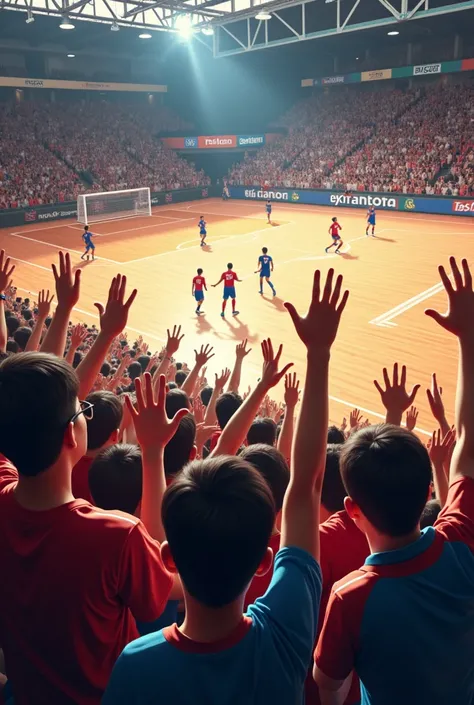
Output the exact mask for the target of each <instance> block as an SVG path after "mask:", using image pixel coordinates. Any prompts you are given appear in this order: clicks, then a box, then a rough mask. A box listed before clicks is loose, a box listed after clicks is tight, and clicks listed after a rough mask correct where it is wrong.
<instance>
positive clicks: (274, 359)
mask: <svg viewBox="0 0 474 705" xmlns="http://www.w3.org/2000/svg"><path fill="white" fill-rule="evenodd" d="M282 352H283V345H280V347H279V348H278V351H277V354H276V355H275V354H274V352H273V345H272V341H271V340H270V338H268V340H264V341H263V342H262V353H263V371H262V378H261V379H260V381H259V382H258V383H257V386H256V387H255V389H254V390H253V392H250V394H249V395H248V397H247V399H246V400H245V401H244V403H243V404H242V405H241V406H240V408H239V409H238V410H237V411H236V412H235V414H234V415H233V416H232V418H231V419H230V421H229V422H228V424H227V425H226V427H225V428H224V430H223V431H222V434H221V436H220V437H219V440H218V441H217V445H216V447H215V448H214V450H213V452H212V453H211V455H212V456H215V455H235V454H236V453H237V451H238V450H239V448H240V446H241V445H242V443H243V442H244V441H245V438H246V437H247V433H248V430H249V428H250V426H251V425H252V422H253V420H254V419H255V416H256V415H257V412H258V409H259V407H260V404H261V403H262V401H263V400H264V398H265V395H266V394H267V393H268V391H269V390H270V389H271V388H272V387H275V386H276V385H277V384H278V382H279V381H280V380H281V378H282V377H284V375H285V373H286V372H287V371H288V370H289V369H290V367H292V366H293V363H292V362H290V363H289V364H288V365H285V367H284V368H283V369H282V370H278V365H279V362H280V358H281V354H282Z"/></svg>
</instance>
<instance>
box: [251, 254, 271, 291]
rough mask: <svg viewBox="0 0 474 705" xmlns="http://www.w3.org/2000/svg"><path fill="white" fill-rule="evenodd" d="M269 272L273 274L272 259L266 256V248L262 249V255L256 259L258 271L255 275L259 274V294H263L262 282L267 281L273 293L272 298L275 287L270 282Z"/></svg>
mask: <svg viewBox="0 0 474 705" xmlns="http://www.w3.org/2000/svg"><path fill="white" fill-rule="evenodd" d="M271 272H273V259H272V257H270V255H269V254H268V247H262V254H261V255H260V257H259V258H258V269H257V270H256V272H255V274H260V292H259V293H260V294H263V280H264V279H266V280H267V284H268V286H269V287H270V289H271V290H272V291H273V296H276V291H275V287H274V286H273V284H272V283H271V281H270V276H271Z"/></svg>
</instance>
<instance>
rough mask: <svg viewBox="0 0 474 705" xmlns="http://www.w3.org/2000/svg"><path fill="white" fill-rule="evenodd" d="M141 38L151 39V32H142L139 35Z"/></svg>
mask: <svg viewBox="0 0 474 705" xmlns="http://www.w3.org/2000/svg"><path fill="white" fill-rule="evenodd" d="M138 37H139V39H151V34H149V33H148V32H142V33H141V34H139V35H138Z"/></svg>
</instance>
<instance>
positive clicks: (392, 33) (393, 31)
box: [387, 29, 400, 37]
mask: <svg viewBox="0 0 474 705" xmlns="http://www.w3.org/2000/svg"><path fill="white" fill-rule="evenodd" d="M387 34H388V36H389V37H396V36H397V34H400V32H397V30H396V29H394V30H392V31H391V32H387Z"/></svg>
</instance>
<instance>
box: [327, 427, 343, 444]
mask: <svg viewBox="0 0 474 705" xmlns="http://www.w3.org/2000/svg"><path fill="white" fill-rule="evenodd" d="M345 440H346V437H345V435H344V431H341V429H340V428H338V427H337V426H329V428H328V443H344V441H345Z"/></svg>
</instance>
